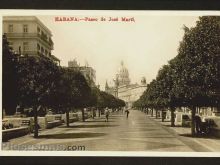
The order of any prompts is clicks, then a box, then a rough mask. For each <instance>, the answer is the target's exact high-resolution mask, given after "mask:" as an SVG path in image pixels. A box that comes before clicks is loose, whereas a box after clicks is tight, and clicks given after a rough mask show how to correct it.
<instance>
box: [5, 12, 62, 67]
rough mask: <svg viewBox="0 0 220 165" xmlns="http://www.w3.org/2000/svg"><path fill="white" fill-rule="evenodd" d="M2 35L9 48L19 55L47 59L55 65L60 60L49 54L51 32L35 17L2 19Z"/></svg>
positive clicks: (51, 42) (51, 47)
mask: <svg viewBox="0 0 220 165" xmlns="http://www.w3.org/2000/svg"><path fill="white" fill-rule="evenodd" d="M3 33H4V34H5V35H6V37H7V39H8V41H9V45H10V47H11V48H12V49H13V51H14V52H15V53H17V54H20V55H28V56H40V55H43V56H44V57H48V58H49V59H51V60H53V61H54V62H56V63H60V60H59V59H58V58H56V57H55V56H54V55H52V54H51V51H52V50H53V45H54V44H53V41H52V39H51V38H52V33H51V31H50V30H49V29H48V28H47V27H46V26H45V25H44V24H43V23H42V22H41V21H40V20H39V19H38V18H37V17H35V16H5V17H3Z"/></svg>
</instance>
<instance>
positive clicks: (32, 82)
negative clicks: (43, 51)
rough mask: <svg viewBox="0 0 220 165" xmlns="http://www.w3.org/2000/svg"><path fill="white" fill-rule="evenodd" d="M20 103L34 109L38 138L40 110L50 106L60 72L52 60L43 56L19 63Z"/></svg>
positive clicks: (29, 57) (26, 57)
mask: <svg viewBox="0 0 220 165" xmlns="http://www.w3.org/2000/svg"><path fill="white" fill-rule="evenodd" d="M17 69H18V71H17V72H18V90H19V98H18V99H19V103H21V104H22V105H23V106H25V107H33V112H34V123H35V131H34V137H35V138H36V137H38V123H37V117H38V110H39V109H40V106H42V105H46V106H50V104H49V102H48V101H47V98H48V96H49V95H50V91H51V89H52V88H53V86H54V78H55V77H56V71H57V70H58V68H57V66H56V64H54V63H53V62H52V61H51V60H50V59H47V58H46V57H41V56H36V57H35V56H24V57H20V58H19V62H18V68H17Z"/></svg>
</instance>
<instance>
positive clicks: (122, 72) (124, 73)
mask: <svg viewBox="0 0 220 165" xmlns="http://www.w3.org/2000/svg"><path fill="white" fill-rule="evenodd" d="M116 78H117V80H118V85H119V86H122V85H129V84H130V79H129V73H128V69H127V68H126V67H125V66H124V63H123V61H122V62H121V66H120V68H119V69H118V74H117V75H116Z"/></svg>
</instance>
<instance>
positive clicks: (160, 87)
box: [134, 16, 220, 135]
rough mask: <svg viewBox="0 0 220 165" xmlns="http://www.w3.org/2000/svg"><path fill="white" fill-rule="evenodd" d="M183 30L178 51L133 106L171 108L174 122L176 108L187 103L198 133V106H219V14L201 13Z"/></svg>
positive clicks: (172, 122) (193, 132)
mask: <svg viewBox="0 0 220 165" xmlns="http://www.w3.org/2000/svg"><path fill="white" fill-rule="evenodd" d="M184 32H185V34H184V37H183V40H182V41H181V42H180V45H179V49H178V55H177V56H176V57H175V58H173V59H172V60H170V61H169V63H168V65H164V66H163V67H162V68H161V69H160V70H159V72H158V74H157V77H156V79H154V80H153V81H152V82H151V83H150V84H148V87H147V90H146V91H145V92H144V93H143V95H142V96H141V97H140V99H139V100H137V101H136V102H135V104H134V106H135V107H139V108H151V109H155V110H165V109H168V108H169V109H170V110H171V126H174V111H175V108H176V107H188V108H189V109H190V110H191V112H192V126H191V133H192V135H195V122H194V120H195V112H196V108H197V107H204V106H206V107H218V108H219V106H220V95H219V94H220V93H219V92H220V17H217V16H204V17H200V18H199V20H198V21H197V23H196V26H195V27H193V28H188V27H186V26H184Z"/></svg>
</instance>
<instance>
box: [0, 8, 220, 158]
mask: <svg viewBox="0 0 220 165" xmlns="http://www.w3.org/2000/svg"><path fill="white" fill-rule="evenodd" d="M125 14H126V15H132V16H136V15H139V16H140V15H147V16H160V15H163V16H203V15H218V16H220V11H159V10H154V11H143V10H139V11H136V10H130V11H127V10H123V11H122V10H8V9H5V10H0V34H2V16H19V15H23V16H24V15H48V16H60V15H93V16H96V15H97V16H98V15H117V16H120V15H125ZM0 50H1V52H2V40H0ZM1 54H2V53H1ZM0 63H1V64H2V55H1V57H0ZM1 66H2V65H1ZM0 75H2V67H1V69H0ZM0 80H1V81H0V88H1V89H2V76H1V78H0ZM0 98H2V92H0ZM0 106H1V107H2V100H0ZM0 117H1V118H2V113H0ZM1 129H2V122H0V131H1ZM0 139H1V142H2V134H1V135H0ZM1 142H0V144H1ZM0 155H1V156H116V157H119V156H126V157H128V156H129V157H148V156H149V157H180V156H181V157H220V152H142V151H132V152H131V151H3V150H1V151H0Z"/></svg>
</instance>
